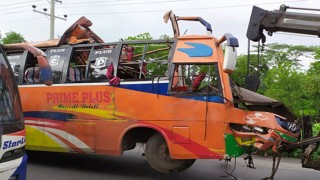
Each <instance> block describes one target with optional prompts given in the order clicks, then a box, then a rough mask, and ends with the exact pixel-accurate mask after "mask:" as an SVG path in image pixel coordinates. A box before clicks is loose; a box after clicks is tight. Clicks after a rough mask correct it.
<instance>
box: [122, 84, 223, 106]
mask: <svg viewBox="0 0 320 180" xmlns="http://www.w3.org/2000/svg"><path fill="white" fill-rule="evenodd" d="M119 87H121V88H125V89H130V90H135V91H140V92H146V93H152V94H159V95H164V96H169V94H168V83H153V84H152V83H150V84H124V85H123V84H120V86H119ZM175 97H177V98H184V99H193V100H198V101H206V102H215V103H224V99H223V97H221V96H207V95H199V94H192V93H190V94H188V95H185V94H184V95H175Z"/></svg>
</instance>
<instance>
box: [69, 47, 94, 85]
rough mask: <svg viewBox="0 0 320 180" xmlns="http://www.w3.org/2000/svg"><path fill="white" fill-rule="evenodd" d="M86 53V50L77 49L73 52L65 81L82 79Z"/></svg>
mask: <svg viewBox="0 0 320 180" xmlns="http://www.w3.org/2000/svg"><path fill="white" fill-rule="evenodd" d="M88 54H89V52H88V51H87V50H79V51H75V52H74V54H73V56H72V57H71V60H70V63H69V68H68V78H67V81H71V82H74V81H83V80H84V73H85V68H86V64H87V61H88Z"/></svg>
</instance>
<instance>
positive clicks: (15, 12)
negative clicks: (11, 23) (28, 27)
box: [0, 10, 30, 15]
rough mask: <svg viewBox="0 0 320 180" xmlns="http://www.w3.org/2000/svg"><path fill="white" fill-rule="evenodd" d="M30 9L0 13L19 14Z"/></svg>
mask: <svg viewBox="0 0 320 180" xmlns="http://www.w3.org/2000/svg"><path fill="white" fill-rule="evenodd" d="M27 11H30V10H21V11H14V12H6V13H0V15H4V14H17V13H21V12H27Z"/></svg>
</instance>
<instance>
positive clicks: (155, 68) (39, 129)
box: [6, 12, 299, 173]
mask: <svg viewBox="0 0 320 180" xmlns="http://www.w3.org/2000/svg"><path fill="white" fill-rule="evenodd" d="M165 19H166V20H168V19H170V20H171V23H172V25H173V28H174V33H175V38H173V39H165V40H143V41H119V42H113V43H105V42H103V41H102V40H101V39H100V38H99V37H98V36H97V35H96V34H94V33H92V32H91V30H90V29H89V28H88V27H89V26H90V25H91V22H90V21H88V20H85V21H77V23H76V24H74V25H73V26H71V27H70V28H69V29H68V30H67V31H66V33H65V34H64V35H63V36H62V38H61V39H59V40H56V41H54V40H53V41H49V42H40V43H32V44H33V45H34V46H36V47H38V48H40V49H42V50H43V51H45V53H46V56H47V59H48V61H49V64H50V66H51V68H52V71H53V85H52V86H45V85H43V84H41V83H42V81H41V73H39V67H38V66H39V64H38V63H37V61H36V60H35V58H34V57H33V56H32V55H31V54H30V53H29V52H28V51H26V50H23V49H19V48H16V49H6V53H7V55H8V57H9V60H10V63H13V64H15V65H16V66H15V67H16V68H14V71H15V74H16V80H17V83H18V84H19V91H20V94H21V99H22V106H23V113H24V116H25V123H26V129H27V139H28V141H27V145H26V148H27V149H29V150H36V151H53V152H68V153H70V152H72V153H89V154H104V155H114V156H120V155H122V154H123V152H124V151H127V150H131V149H134V148H135V147H136V145H137V144H138V143H143V144H145V153H144V154H145V158H146V160H147V162H148V163H149V164H150V165H151V166H152V167H153V168H154V169H156V170H157V171H160V172H164V173H169V172H180V171H183V170H185V169H187V168H189V167H190V166H191V165H192V164H193V163H194V161H195V160H196V159H230V158H233V157H238V156H240V155H242V154H244V153H250V150H251V149H252V148H251V147H256V148H258V149H261V150H264V151H265V150H267V149H269V148H272V149H273V150H274V151H275V152H276V151H277V148H278V146H280V145H282V144H290V143H294V142H296V141H297V140H298V135H299V130H298V129H297V128H295V127H296V126H295V125H294V123H293V120H294V119H295V117H294V115H292V113H290V111H289V110H288V109H286V107H285V106H284V105H283V104H282V103H281V102H279V101H277V100H274V99H271V98H267V97H265V96H262V95H259V94H257V93H254V92H251V91H249V90H246V89H244V88H241V87H238V86H237V85H236V84H235V83H233V82H232V81H231V80H230V78H229V74H230V73H232V72H233V70H234V69H235V65H236V48H237V47H238V41H237V39H236V38H235V37H233V36H232V35H231V34H228V33H227V34H225V35H223V36H222V38H220V39H217V38H215V37H213V36H212V35H210V32H211V31H212V30H211V26H210V24H209V23H207V22H206V21H205V20H203V19H201V18H199V17H181V16H179V17H178V16H174V15H173V13H172V12H169V13H167V14H166V16H165ZM179 20H190V21H199V22H200V23H202V24H203V25H204V26H205V27H206V29H207V31H208V35H184V36H180V34H179V31H178V30H179V29H178V24H177V21H179ZM81 22H82V23H81ZM224 42H226V43H224ZM224 44H225V46H224ZM223 49H225V51H223Z"/></svg>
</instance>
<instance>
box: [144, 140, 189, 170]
mask: <svg viewBox="0 0 320 180" xmlns="http://www.w3.org/2000/svg"><path fill="white" fill-rule="evenodd" d="M145 155H146V160H147V162H148V163H149V165H150V166H151V167H153V168H154V169H155V170H157V171H159V172H162V173H171V172H181V171H184V170H186V169H188V168H189V167H190V166H192V164H193V163H194V162H195V160H194V159H171V157H170V154H169V148H168V145H167V143H166V141H165V139H164V138H163V137H162V136H161V135H160V134H154V135H153V136H152V137H151V138H150V139H149V140H148V142H147V145H146V148H145Z"/></svg>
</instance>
